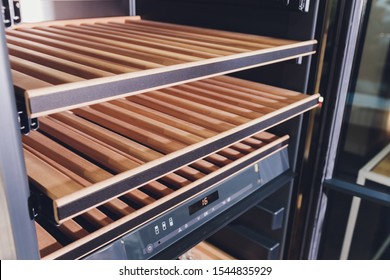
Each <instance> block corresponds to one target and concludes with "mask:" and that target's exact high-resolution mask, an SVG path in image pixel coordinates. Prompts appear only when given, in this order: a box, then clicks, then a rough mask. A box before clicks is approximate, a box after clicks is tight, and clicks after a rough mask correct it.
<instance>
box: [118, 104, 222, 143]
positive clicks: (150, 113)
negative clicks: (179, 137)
mask: <svg viewBox="0 0 390 280" xmlns="http://www.w3.org/2000/svg"><path fill="white" fill-rule="evenodd" d="M111 103H112V104H115V105H116V106H120V107H123V108H125V109H126V110H129V111H131V112H135V113H139V114H143V115H145V116H147V117H149V118H153V119H154V120H159V121H161V122H164V123H165V124H168V125H171V126H175V127H176V128H179V129H182V130H185V131H187V132H190V133H192V134H195V135H197V136H200V137H202V138H208V137H212V136H214V135H216V134H217V133H216V132H214V131H211V130H209V129H207V128H204V127H201V126H199V125H196V124H194V123H190V122H188V121H185V120H183V119H179V118H177V117H173V116H170V115H168V114H165V113H163V112H161V111H157V110H154V109H152V108H149V107H146V106H142V105H140V104H137V103H135V102H130V101H129V100H127V99H117V100H113V101H111Z"/></svg>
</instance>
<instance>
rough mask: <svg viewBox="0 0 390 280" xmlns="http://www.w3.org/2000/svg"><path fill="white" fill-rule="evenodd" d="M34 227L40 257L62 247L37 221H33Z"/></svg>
mask: <svg viewBox="0 0 390 280" xmlns="http://www.w3.org/2000/svg"><path fill="white" fill-rule="evenodd" d="M35 229H36V233H37V238H38V248H39V254H40V255H41V257H45V256H47V255H49V254H51V253H53V252H55V251H57V250H58V249H60V248H62V245H61V244H60V243H59V242H58V241H57V240H56V239H55V238H54V237H53V236H52V235H51V234H50V233H48V232H47V231H46V230H45V229H44V228H43V227H42V226H41V225H40V224H38V223H37V222H35Z"/></svg>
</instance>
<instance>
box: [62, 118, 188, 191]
mask: <svg viewBox="0 0 390 280" xmlns="http://www.w3.org/2000/svg"><path fill="white" fill-rule="evenodd" d="M54 121H55V122H57V123H58V124H59V125H61V126H62V127H63V128H64V129H70V130H72V131H74V132H75V133H77V134H78V135H80V136H82V137H85V138H87V139H89V140H91V141H93V142H94V143H95V145H99V146H101V147H105V148H107V149H109V150H111V151H112V152H115V153H116V154H118V155H121V156H124V157H126V158H128V159H129V160H131V161H136V162H137V163H138V164H142V163H144V162H142V161H139V160H138V159H136V158H135V157H134V156H133V155H131V154H128V153H124V152H122V151H121V150H118V149H116V148H114V147H112V146H110V145H108V144H106V143H105V142H102V141H100V140H98V139H96V138H94V137H91V136H90V135H88V134H85V133H83V132H81V131H79V130H77V129H75V128H74V127H70V126H68V125H67V124H64V123H62V122H60V121H58V120H54ZM161 180H163V181H166V182H169V183H170V184H174V185H175V186H180V187H182V186H184V185H186V184H189V183H190V182H189V181H188V180H187V179H186V178H184V177H182V176H179V175H177V174H167V175H165V176H164V177H162V178H161ZM95 183H97V182H95ZM133 192H134V193H140V191H138V190H134V191H131V192H129V193H127V194H125V195H124V196H125V197H127V196H128V195H130V196H132V195H134V194H132V193H133Z"/></svg>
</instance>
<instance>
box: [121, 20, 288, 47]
mask: <svg viewBox="0 0 390 280" xmlns="http://www.w3.org/2000/svg"><path fill="white" fill-rule="evenodd" d="M126 22H127V23H131V24H136V23H141V24H144V25H149V26H157V27H162V28H166V29H173V30H181V31H184V32H189V33H196V34H207V35H210V36H216V37H222V38H232V39H233V40H242V41H248V42H256V43H266V44H272V45H284V44H291V43H292V42H293V41H291V40H284V39H275V38H271V37H265V36H259V35H252V34H242V33H236V32H230V31H222V30H214V29H208V28H202V27H194V26H184V25H177V24H171V23H165V22H164V23H163V22H156V21H150V20H142V21H137V20H136V19H134V18H129V19H126ZM270 42H272V43H270Z"/></svg>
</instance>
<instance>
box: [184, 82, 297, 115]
mask: <svg viewBox="0 0 390 280" xmlns="http://www.w3.org/2000/svg"><path fill="white" fill-rule="evenodd" d="M209 80H212V81H214V79H209ZM188 86H189V87H191V90H193V92H194V93H200V94H202V95H207V96H212V97H213V98H216V99H218V100H225V101H226V102H232V103H233V104H236V105H239V104H240V103H239V101H240V100H241V101H242V103H241V106H243V107H245V108H248V109H251V110H254V111H257V112H260V113H262V114H267V113H271V112H272V111H274V110H275V109H279V108H283V107H284V106H287V105H289V104H292V103H294V101H296V100H295V99H293V100H291V99H290V100H289V99H287V98H283V99H281V98H279V99H278V98H277V97H278V96H277V95H275V94H267V93H265V94H264V96H261V95H263V94H261V92H259V91H254V90H253V91H252V92H251V93H248V90H247V89H245V88H243V87H234V85H232V84H228V83H226V84H223V85H217V86H216V85H212V84H211V83H208V80H207V81H206V82H195V83H193V84H191V85H188Z"/></svg>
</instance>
